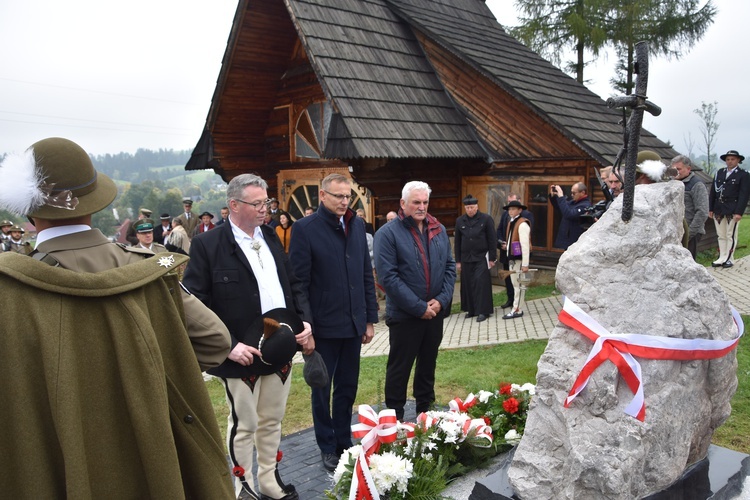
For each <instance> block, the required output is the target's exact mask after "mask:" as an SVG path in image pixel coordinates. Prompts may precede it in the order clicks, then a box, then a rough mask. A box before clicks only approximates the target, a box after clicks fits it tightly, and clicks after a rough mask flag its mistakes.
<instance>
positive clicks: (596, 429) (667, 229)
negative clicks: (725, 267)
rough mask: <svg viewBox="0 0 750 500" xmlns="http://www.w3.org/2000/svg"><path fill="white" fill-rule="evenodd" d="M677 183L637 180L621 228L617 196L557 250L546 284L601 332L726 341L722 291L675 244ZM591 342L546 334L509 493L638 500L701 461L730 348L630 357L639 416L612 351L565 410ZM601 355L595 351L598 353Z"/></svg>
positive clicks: (722, 411)
mask: <svg viewBox="0 0 750 500" xmlns="http://www.w3.org/2000/svg"><path fill="white" fill-rule="evenodd" d="M683 189H684V188H683V186H682V184H681V183H680V182H677V181H670V182H666V183H659V184H652V185H644V186H637V187H636V190H635V203H634V212H633V218H632V219H631V220H630V221H629V222H627V223H625V222H623V221H622V220H621V212H622V196H620V197H618V199H616V200H615V202H614V203H613V204H612V206H611V207H610V208H609V210H608V211H607V212H606V213H605V214H604V216H603V217H602V218H601V219H600V220H599V221H598V222H597V223H596V224H594V225H593V226H592V227H591V228H590V229H589V230H588V231H587V232H586V233H584V234H583V236H582V237H581V238H580V239H579V241H578V242H577V243H576V244H575V245H573V246H571V247H570V248H569V249H568V250H567V251H566V252H565V253H564V254H563V256H562V257H561V259H560V263H559V265H558V268H557V276H556V283H557V288H558V290H560V291H561V292H562V293H563V295H565V297H566V299H567V300H569V301H571V302H572V303H574V304H576V305H578V306H579V307H580V309H581V311H582V312H583V313H584V315H588V316H590V317H591V318H593V320H595V321H596V322H598V323H599V325H601V327H603V328H604V329H606V331H608V332H609V333H611V334H641V335H644V336H649V337H650V338H652V339H653V338H672V339H712V340H716V341H724V342H723V343H724V344H731V341H732V340H733V339H735V338H736V337H737V335H738V328H737V326H736V325H735V323H734V320H733V317H732V313H731V310H730V305H729V300H728V298H727V296H726V295H725V293H724V292H723V291H722V289H721V288H720V286H719V285H718V284H717V283H716V281H715V280H714V279H713V278H712V277H711V275H710V274H709V273H708V271H707V270H706V269H705V268H703V267H702V266H700V265H698V264H696V263H695V262H694V261H693V259H692V258H691V256H690V253H689V252H688V251H687V250H686V249H685V248H683V247H682V246H681V244H680V242H681V238H682V233H683V224H682V219H683V213H684V205H683V192H684V191H683ZM712 345H713V344H712ZM593 346H594V342H593V341H592V340H590V339H589V338H588V337H587V336H586V335H584V334H582V333H579V331H576V330H574V329H573V328H570V327H568V326H565V325H564V324H562V323H558V326H557V327H556V328H555V329H554V331H553V332H552V334H551V335H550V340H549V343H548V345H547V348H546V350H545V352H544V354H543V355H542V357H541V359H540V360H539V366H538V374H537V386H536V397H535V398H534V400H533V401H532V407H531V410H530V414H529V417H528V420H527V424H526V429H525V433H524V436H523V439H522V441H521V443H520V444H519V446H518V449H517V450H516V453H515V455H514V457H513V461H512V465H511V467H510V470H509V471H508V477H509V479H510V483H511V484H512V486H513V489H514V490H515V494H516V495H517V497H518V498H521V499H539V498H555V499H576V500H583V499H596V500H601V499H613V498H617V499H623V498H643V497H646V496H648V495H650V494H652V493H655V492H658V491H660V490H663V489H664V488H667V487H668V486H669V485H670V484H672V483H673V482H674V481H676V480H677V479H678V478H679V477H680V476H681V474H682V473H683V471H684V470H685V469H686V468H688V467H689V466H690V465H691V464H694V463H696V462H698V461H699V460H701V459H703V458H704V457H705V456H706V454H707V452H708V447H709V444H710V442H711V437H712V435H713V432H714V430H715V429H716V428H717V427H718V426H720V425H721V424H722V423H723V422H724V421H725V420H726V418H727V417H728V416H729V414H730V411H731V407H730V400H731V398H732V395H733V394H734V392H735V390H736V388H737V376H736V369H737V362H736V356H735V351H734V350H732V349H729V350H728V353H727V354H723V355H722V356H721V357H718V358H716V359H710V360H703V359H700V360H691V361H679V360H672V359H644V358H641V357H637V358H636V360H637V363H639V364H640V369H641V372H642V373H641V380H642V389H643V393H642V394H643V401H644V404H645V406H644V407H643V408H645V413H643V412H644V410H643V408H641V412H642V413H641V414H640V415H636V414H637V413H638V412H637V411H636V412H633V411H632V409H633V408H632V407H633V404H632V403H631V401H632V400H633V398H634V392H633V391H634V388H632V387H631V386H629V385H628V384H629V383H631V385H632V377H631V380H628V383H626V379H625V378H623V376H622V375H621V374H620V371H618V368H617V367H616V366H615V365H614V364H613V363H612V362H611V361H610V359H611V360H617V361H618V362H623V361H622V360H623V359H625V358H626V357H627V353H625V354H626V355H625V356H619V355H617V353H615V354H613V355H612V356H611V357H609V358H607V360H605V361H604V362H603V363H602V364H601V365H599V366H598V367H597V368H596V369H595V370H593V372H592V374H591V377H590V379H589V381H588V385H586V386H585V388H584V389H583V390H582V391H581V392H580V394H579V395H578V396H577V397H576V398H575V399H573V400H572V401H569V402H568V407H567V408H566V407H564V403H565V401H566V398H567V397H568V395H569V391H570V390H571V388H572V387H573V385H574V382H576V380H577V379H578V377H579V372H580V371H581V369H582V367H583V366H584V364H585V363H586V362H587V357H588V356H589V352H590V351H591V350H592V347H593ZM608 352H609V353H610V354H612V352H611V351H607V349H606V348H605V349H604V350H603V351H602V354H601V356H605V357H606V356H608V354H607V353H608ZM629 405H630V406H629ZM635 406H636V407H637V408H636V410H637V409H638V407H639V406H638V405H637V404H636V405H635ZM626 408H629V410H630V411H631V413H632V414H633V415H636V416H639V417H640V418H641V419H639V418H636V416H631V415H628V414H626V413H625V409H626Z"/></svg>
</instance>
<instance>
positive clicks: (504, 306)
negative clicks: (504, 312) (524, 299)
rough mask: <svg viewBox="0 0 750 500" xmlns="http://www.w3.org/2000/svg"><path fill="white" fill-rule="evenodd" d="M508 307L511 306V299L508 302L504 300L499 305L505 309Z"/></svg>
mask: <svg viewBox="0 0 750 500" xmlns="http://www.w3.org/2000/svg"><path fill="white" fill-rule="evenodd" d="M509 307H513V301H512V300H509V301H508V302H506V303H505V304H503V305H501V306H500V308H501V309H507V308H509Z"/></svg>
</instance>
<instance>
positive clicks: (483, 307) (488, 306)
mask: <svg viewBox="0 0 750 500" xmlns="http://www.w3.org/2000/svg"><path fill="white" fill-rule="evenodd" d="M463 204H464V210H466V213H465V214H464V215H462V216H461V217H459V218H458V219H456V230H455V235H454V237H455V250H454V253H455V256H456V270H457V271H461V309H463V310H464V311H466V317H467V318H473V317H475V316H476V318H477V321H478V322H482V321H484V320H486V319H487V318H489V317H490V315H492V311H493V309H494V307H493V305H492V279H491V277H490V269H491V268H492V267H493V266H494V265H495V260H496V259H497V242H496V237H497V233H496V232H495V221H494V220H492V217H491V216H490V215H488V214H484V213H482V212H480V211H479V205H478V201H477V199H476V198H474V197H473V196H472V195H470V194H469V195H466V197H465V198H464V199H463Z"/></svg>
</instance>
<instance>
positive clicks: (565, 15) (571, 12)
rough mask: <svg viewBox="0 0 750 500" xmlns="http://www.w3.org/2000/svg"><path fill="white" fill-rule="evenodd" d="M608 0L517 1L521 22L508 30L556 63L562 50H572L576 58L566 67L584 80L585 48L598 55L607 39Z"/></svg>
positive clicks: (558, 63)
mask: <svg viewBox="0 0 750 500" xmlns="http://www.w3.org/2000/svg"><path fill="white" fill-rule="evenodd" d="M607 1H608V0H517V1H516V3H515V6H516V9H518V11H519V17H518V20H519V21H520V22H521V24H520V25H519V26H517V27H514V28H510V29H509V32H510V34H511V35H513V36H514V37H516V38H517V39H519V40H520V41H521V42H523V43H524V44H525V45H526V46H527V47H529V48H530V49H531V50H533V51H535V52H537V53H538V54H540V55H542V57H545V58H546V59H548V60H549V61H550V62H552V63H553V64H555V65H557V66H560V64H561V62H562V61H561V55H562V53H563V52H564V51H566V50H569V49H573V50H574V51H575V53H576V61H571V62H568V63H567V70H569V71H570V72H571V73H575V75H576V79H577V80H578V81H579V82H580V83H583V81H584V80H583V70H584V67H585V66H586V62H585V61H584V55H585V52H586V50H589V51H591V52H592V53H593V55H594V56H597V55H598V53H599V50H600V49H601V48H602V47H603V46H604V45H605V43H606V41H607V39H606V31H605V30H604V29H603V27H604V17H603V16H604V13H605V12H606V8H605V6H606V3H607Z"/></svg>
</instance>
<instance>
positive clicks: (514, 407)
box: [503, 398, 518, 414]
mask: <svg viewBox="0 0 750 500" xmlns="http://www.w3.org/2000/svg"><path fill="white" fill-rule="evenodd" d="M503 409H504V410H505V411H507V412H508V413H510V414H513V413H516V412H517V411H518V400H517V399H516V398H508V399H506V400H505V401H503Z"/></svg>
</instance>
